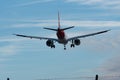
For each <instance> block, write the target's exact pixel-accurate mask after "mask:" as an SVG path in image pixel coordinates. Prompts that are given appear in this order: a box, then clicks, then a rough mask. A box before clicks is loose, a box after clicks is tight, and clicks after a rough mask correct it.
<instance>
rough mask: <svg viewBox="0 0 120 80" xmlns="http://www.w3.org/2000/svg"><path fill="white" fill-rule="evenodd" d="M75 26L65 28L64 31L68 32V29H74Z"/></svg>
mask: <svg viewBox="0 0 120 80" xmlns="http://www.w3.org/2000/svg"><path fill="white" fill-rule="evenodd" d="M74 27H75V26H71V27H67V28H63V29H62V30H67V29H71V28H74Z"/></svg>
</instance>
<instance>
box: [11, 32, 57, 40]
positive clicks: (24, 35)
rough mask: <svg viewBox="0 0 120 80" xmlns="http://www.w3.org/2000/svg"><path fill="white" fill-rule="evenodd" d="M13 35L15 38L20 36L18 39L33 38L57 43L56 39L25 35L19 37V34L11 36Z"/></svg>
mask: <svg viewBox="0 0 120 80" xmlns="http://www.w3.org/2000/svg"><path fill="white" fill-rule="evenodd" d="M13 35H16V36H20V37H26V38H30V39H32V38H34V39H44V40H48V39H49V40H53V41H57V42H58V39H55V38H47V37H38V36H27V35H21V34H13Z"/></svg>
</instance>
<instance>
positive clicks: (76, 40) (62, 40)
mask: <svg viewBox="0 0 120 80" xmlns="http://www.w3.org/2000/svg"><path fill="white" fill-rule="evenodd" d="M71 28H74V26H71V27H66V28H61V25H60V15H59V12H58V28H57V29H53V28H47V27H44V29H47V30H52V31H56V36H57V38H49V37H39V36H28V35H21V34H13V35H16V36H20V37H26V38H30V39H32V38H34V39H40V40H41V39H43V40H47V41H46V45H47V46H48V47H50V48H55V44H54V43H55V42H58V43H59V44H63V45H64V50H66V45H67V43H68V42H71V45H70V47H71V48H73V47H75V46H79V45H80V44H81V41H80V38H85V37H89V36H94V35H98V34H102V33H106V32H108V31H110V30H104V31H99V32H95V33H90V34H85V35H79V36H74V37H71V38H66V34H65V32H64V31H65V30H68V29H71Z"/></svg>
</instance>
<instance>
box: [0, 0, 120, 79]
mask: <svg viewBox="0 0 120 80" xmlns="http://www.w3.org/2000/svg"><path fill="white" fill-rule="evenodd" d="M58 10H59V11H60V16H61V26H62V27H68V26H73V25H74V26H76V27H75V28H74V29H71V30H67V31H66V34H67V36H68V37H72V36H76V35H82V34H87V33H92V32H96V31H101V30H106V29H111V31H110V32H108V33H105V34H101V35H97V36H93V37H88V38H84V39H81V45H80V46H77V47H75V48H73V49H71V48H70V43H69V44H68V45H67V50H66V51H64V50H63V45H60V44H58V43H55V45H56V48H55V49H50V48H49V47H47V46H46V41H44V40H41V41H40V40H35V39H32V40H31V39H26V38H21V37H16V36H14V35H12V34H13V33H19V34H26V35H36V36H43V37H56V35H55V34H56V33H55V32H52V31H47V30H43V27H50V28H57V12H58ZM0 36H1V37H0V79H1V80H5V79H6V78H7V77H10V78H11V80H21V79H22V80H27V79H29V80H35V79H43V78H66V77H68V78H70V77H80V76H94V75H95V74H99V75H101V76H103V75H119V74H120V64H119V61H120V58H119V57H120V54H119V52H120V49H119V48H120V45H119V44H120V1H119V0H19V1H18V0H1V1H0ZM84 80H88V79H84ZM89 80H91V79H89ZM92 80H93V79H92ZM103 80H104V79H103ZM105 80H106V79H105ZM109 80H110V79H109ZM111 80H113V79H111ZM114 80H118V79H117V78H116V79H114Z"/></svg>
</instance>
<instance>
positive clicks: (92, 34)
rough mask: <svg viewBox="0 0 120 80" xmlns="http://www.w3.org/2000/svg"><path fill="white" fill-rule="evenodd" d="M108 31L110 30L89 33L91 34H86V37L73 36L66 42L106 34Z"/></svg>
mask: <svg viewBox="0 0 120 80" xmlns="http://www.w3.org/2000/svg"><path fill="white" fill-rule="evenodd" d="M108 31H110V30H104V31H100V32H96V33H91V34H86V35H81V36H75V37H72V38H69V39H68V41H71V40H74V39H77V38H85V37H89V36H94V35H98V34H102V33H106V32H108Z"/></svg>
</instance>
